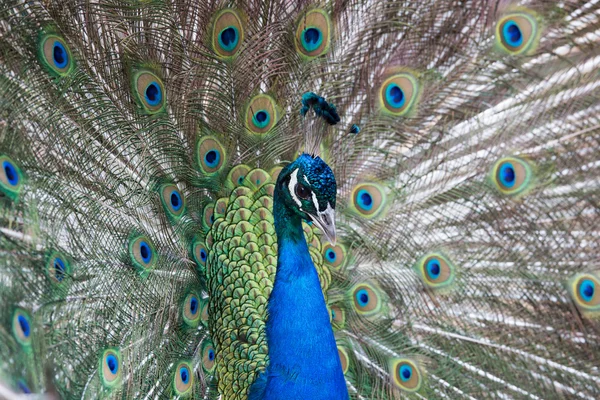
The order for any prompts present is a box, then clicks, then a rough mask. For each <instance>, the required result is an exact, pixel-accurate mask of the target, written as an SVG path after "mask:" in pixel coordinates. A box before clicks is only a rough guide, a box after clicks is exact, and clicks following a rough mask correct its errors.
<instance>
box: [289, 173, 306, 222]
mask: <svg viewBox="0 0 600 400" xmlns="http://www.w3.org/2000/svg"><path fill="white" fill-rule="evenodd" d="M297 184H298V168H296V169H295V170H293V171H292V173H291V174H290V183H288V191H289V192H290V196H292V199H294V202H296V204H298V207H300V210H302V202H301V201H300V199H299V198H298V196H296V190H295V188H296V185H297ZM302 211H304V210H302Z"/></svg>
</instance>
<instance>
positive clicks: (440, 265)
mask: <svg viewBox="0 0 600 400" xmlns="http://www.w3.org/2000/svg"><path fill="white" fill-rule="evenodd" d="M415 269H416V272H417V274H418V275H419V277H420V278H421V280H422V281H423V283H424V284H425V285H426V286H428V287H430V288H432V289H441V288H444V287H448V286H449V285H451V284H452V283H453V282H454V280H455V277H456V268H455V267H454V264H452V262H451V261H450V260H449V259H448V258H447V257H446V256H444V255H442V254H440V253H430V254H427V255H425V256H423V257H422V258H421V259H420V260H419V261H418V262H417V264H416V266H415Z"/></svg>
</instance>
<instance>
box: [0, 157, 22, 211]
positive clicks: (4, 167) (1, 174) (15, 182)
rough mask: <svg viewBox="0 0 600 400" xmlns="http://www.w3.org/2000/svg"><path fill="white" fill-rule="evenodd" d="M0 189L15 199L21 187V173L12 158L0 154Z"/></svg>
mask: <svg viewBox="0 0 600 400" xmlns="http://www.w3.org/2000/svg"><path fill="white" fill-rule="evenodd" d="M0 166H1V168H0V191H1V192H2V193H4V194H5V195H6V196H8V197H9V198H10V199H12V200H16V199H17V198H18V196H19V193H20V191H21V189H22V187H23V173H22V172H21V169H20V168H19V167H18V166H17V164H15V162H14V161H13V160H11V159H10V158H8V157H7V156H4V155H0Z"/></svg>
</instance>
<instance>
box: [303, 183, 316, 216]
mask: <svg viewBox="0 0 600 400" xmlns="http://www.w3.org/2000/svg"><path fill="white" fill-rule="evenodd" d="M304 180H305V181H306V183H308V184H309V185H310V181H309V180H308V177H307V176H306V175H304ZM311 194H312V202H313V205H314V206H315V210H317V212H319V201H318V200H317V195H316V194H315V192H314V191H313V190H311Z"/></svg>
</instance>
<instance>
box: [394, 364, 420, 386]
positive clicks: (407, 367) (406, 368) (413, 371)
mask: <svg viewBox="0 0 600 400" xmlns="http://www.w3.org/2000/svg"><path fill="white" fill-rule="evenodd" d="M390 374H391V377H392V382H393V383H394V385H395V386H396V387H398V388H400V389H402V390H405V391H407V392H417V391H419V389H421V386H422V384H423V375H422V373H421V370H420V369H419V367H418V365H417V364H416V363H415V362H413V361H411V360H409V359H406V358H394V359H392V360H390Z"/></svg>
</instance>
